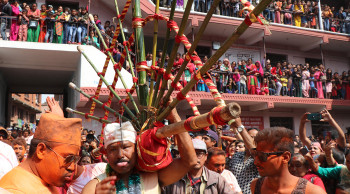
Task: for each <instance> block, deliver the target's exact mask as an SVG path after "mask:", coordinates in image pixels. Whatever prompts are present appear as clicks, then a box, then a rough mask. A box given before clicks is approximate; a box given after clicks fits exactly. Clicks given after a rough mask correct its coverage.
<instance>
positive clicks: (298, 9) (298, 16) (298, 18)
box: [293, 0, 304, 27]
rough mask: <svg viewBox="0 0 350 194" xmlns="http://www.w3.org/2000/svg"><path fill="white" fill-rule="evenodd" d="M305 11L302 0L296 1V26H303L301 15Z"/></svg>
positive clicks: (294, 10) (294, 11)
mask: <svg viewBox="0 0 350 194" xmlns="http://www.w3.org/2000/svg"><path fill="white" fill-rule="evenodd" d="M303 13H304V6H303V5H302V4H301V0H298V1H294V9H293V14H294V23H295V26H298V27H300V26H301V15H302V14H303Z"/></svg>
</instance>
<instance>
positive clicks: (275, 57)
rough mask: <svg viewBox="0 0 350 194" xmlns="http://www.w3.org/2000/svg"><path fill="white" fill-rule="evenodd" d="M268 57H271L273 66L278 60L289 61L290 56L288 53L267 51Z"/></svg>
mask: <svg viewBox="0 0 350 194" xmlns="http://www.w3.org/2000/svg"><path fill="white" fill-rule="evenodd" d="M266 59H270V61H271V65H272V66H276V64H277V62H281V63H282V62H283V61H287V59H288V57H287V55H280V54H274V53H266Z"/></svg>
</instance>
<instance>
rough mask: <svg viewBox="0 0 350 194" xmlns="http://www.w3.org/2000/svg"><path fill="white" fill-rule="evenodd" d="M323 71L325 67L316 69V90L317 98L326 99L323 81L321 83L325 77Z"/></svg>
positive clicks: (321, 66)
mask: <svg viewBox="0 0 350 194" xmlns="http://www.w3.org/2000/svg"><path fill="white" fill-rule="evenodd" d="M321 69H323V65H322V64H321V65H319V67H316V68H315V70H316V72H315V73H314V78H315V80H316V81H315V84H316V88H317V97H318V98H320V99H324V95H323V86H322V81H321V77H322V76H323V75H324V73H323V71H321Z"/></svg>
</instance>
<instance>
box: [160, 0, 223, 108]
mask: <svg viewBox="0 0 350 194" xmlns="http://www.w3.org/2000/svg"><path fill="white" fill-rule="evenodd" d="M219 3H220V0H215V1H214V2H213V4H212V6H211V7H210V10H209V12H208V13H207V15H206V16H205V18H204V21H203V23H202V25H201V27H200V28H199V31H198V33H197V35H196V38H195V40H194V41H193V43H192V46H191V48H190V49H189V51H188V54H189V55H192V53H193V52H194V51H195V49H196V47H197V45H198V43H199V41H200V39H201V37H202V35H203V33H204V31H205V29H206V27H207V26H208V24H209V21H210V18H211V17H212V15H213V13H214V11H216V7H217V5H218V4H219ZM188 62H189V61H187V60H185V61H184V62H183V63H182V65H181V67H180V69H179V71H178V73H177V75H176V77H175V79H174V81H173V82H174V83H177V82H178V81H179V80H180V78H181V76H182V73H183V72H184V71H185V69H186V66H187V64H188ZM174 89H175V88H173V87H170V88H169V89H168V91H167V93H166V95H165V97H164V102H168V101H169V98H170V95H171V93H172V92H173V91H174ZM159 110H160V111H159V112H161V109H159Z"/></svg>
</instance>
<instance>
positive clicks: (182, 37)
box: [175, 35, 187, 43]
mask: <svg viewBox="0 0 350 194" xmlns="http://www.w3.org/2000/svg"><path fill="white" fill-rule="evenodd" d="M185 40H187V38H186V36H183V35H182V36H179V35H176V36H175V42H176V43H181V41H185Z"/></svg>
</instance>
